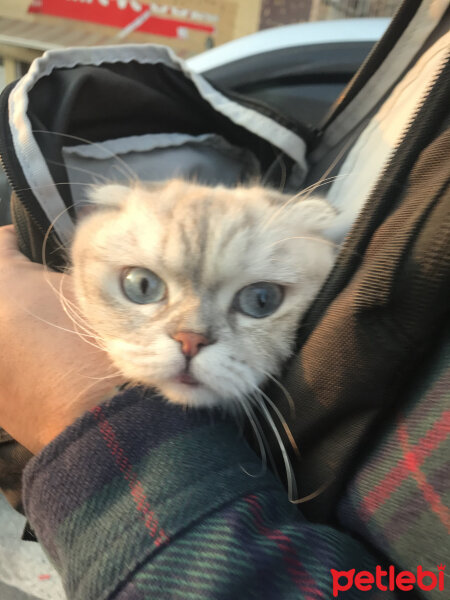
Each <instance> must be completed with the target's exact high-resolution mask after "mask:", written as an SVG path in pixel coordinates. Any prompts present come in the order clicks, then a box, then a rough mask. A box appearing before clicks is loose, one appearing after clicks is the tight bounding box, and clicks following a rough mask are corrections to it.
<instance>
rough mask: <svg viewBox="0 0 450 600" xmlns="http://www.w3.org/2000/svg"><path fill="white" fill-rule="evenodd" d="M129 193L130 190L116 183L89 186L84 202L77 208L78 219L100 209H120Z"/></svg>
mask: <svg viewBox="0 0 450 600" xmlns="http://www.w3.org/2000/svg"><path fill="white" fill-rule="evenodd" d="M129 193H130V188H129V187H127V186H125V185H120V184H116V183H111V184H106V185H91V186H89V188H88V189H87V192H86V200H85V202H83V204H80V205H79V206H78V207H77V216H78V218H79V219H80V218H84V217H87V216H88V215H90V214H92V213H93V212H97V211H98V210H102V209H109V210H111V209H112V210H115V209H120V208H121V207H122V206H123V204H124V202H126V199H127V197H128V195H129Z"/></svg>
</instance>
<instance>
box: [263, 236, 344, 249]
mask: <svg viewBox="0 0 450 600" xmlns="http://www.w3.org/2000/svg"><path fill="white" fill-rule="evenodd" d="M290 240H308V241H312V242H317V243H318V244H325V245H326V246H331V247H332V248H334V249H337V248H339V245H338V244H336V243H335V242H332V241H330V240H326V239H324V238H320V237H316V236H313V235H295V236H291V237H287V238H283V239H282V240H277V241H276V242H273V243H272V244H270V246H268V248H273V246H277V245H278V244H283V243H284V242H289V241H290Z"/></svg>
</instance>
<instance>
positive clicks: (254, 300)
mask: <svg viewBox="0 0 450 600" xmlns="http://www.w3.org/2000/svg"><path fill="white" fill-rule="evenodd" d="M283 297H284V294H283V288H282V287H281V285H277V284H276V283H266V282H264V281H262V282H260V283H252V285H248V286H246V287H245V288H242V290H241V291H240V292H238V293H237V294H236V297H235V299H234V302H233V307H234V308H235V309H236V310H239V311H240V312H241V313H243V314H244V315H247V316H249V317H253V318H254V319H263V318H264V317H268V316H269V315H271V314H272V313H274V312H275V311H276V310H277V308H278V307H279V306H280V305H281V303H282V302H283Z"/></svg>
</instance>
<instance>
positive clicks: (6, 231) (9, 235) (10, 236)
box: [0, 225, 20, 259]
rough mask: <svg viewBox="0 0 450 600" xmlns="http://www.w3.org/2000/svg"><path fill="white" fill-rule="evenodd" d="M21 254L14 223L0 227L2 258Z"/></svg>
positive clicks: (0, 251)
mask: <svg viewBox="0 0 450 600" xmlns="http://www.w3.org/2000/svg"><path fill="white" fill-rule="evenodd" d="M11 254H20V251H19V248H18V245H17V235H16V231H15V229H14V225H3V227H0V259H1V258H3V257H4V256H6V255H11Z"/></svg>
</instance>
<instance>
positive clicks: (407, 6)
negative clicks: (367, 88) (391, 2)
mask: <svg viewBox="0 0 450 600" xmlns="http://www.w3.org/2000/svg"><path fill="white" fill-rule="evenodd" d="M421 3H422V0H403V1H402V3H401V5H400V7H399V8H398V9H397V12H396V13H395V16H394V18H393V20H392V22H391V23H390V25H389V27H388V28H387V30H386V31H385V33H384V35H383V36H382V38H381V40H380V41H379V42H378V43H377V44H375V46H374V47H373V49H372V51H371V52H370V53H369V55H368V56H367V57H366V59H365V61H364V62H363V64H362V65H361V66H360V68H359V69H358V71H357V72H356V73H355V75H354V76H353V78H352V79H351V81H350V82H349V83H348V84H347V87H346V89H345V94H344V95H343V96H342V97H339V98H338V99H337V100H336V101H335V102H334V103H333V104H332V105H331V107H330V109H329V110H328V112H327V114H326V115H325V116H324V118H323V119H322V121H321V122H320V124H319V126H318V131H319V132H320V135H319V138H318V139H319V140H320V138H321V137H322V135H321V134H322V132H323V131H324V130H325V129H326V128H327V127H328V126H329V125H330V123H331V122H332V121H334V119H336V117H337V116H338V115H339V114H340V113H341V112H342V111H343V110H344V109H345V108H346V107H347V106H348V105H349V104H350V102H351V101H352V100H353V99H354V98H355V96H356V95H357V94H358V93H359V91H360V90H361V89H362V88H363V87H364V85H365V84H366V83H367V81H368V80H369V79H370V78H371V77H372V75H373V74H374V73H375V72H376V71H377V70H378V67H379V66H380V65H381V63H382V62H383V61H384V60H385V58H386V57H387V55H388V54H389V52H390V51H391V50H392V48H393V47H394V45H395V44H396V43H397V41H398V40H399V38H400V37H401V36H402V35H403V32H404V31H405V29H406V27H407V26H408V25H409V23H410V22H411V20H412V19H413V18H414V15H415V14H416V12H417V10H418V9H419V7H420V5H421Z"/></svg>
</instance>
